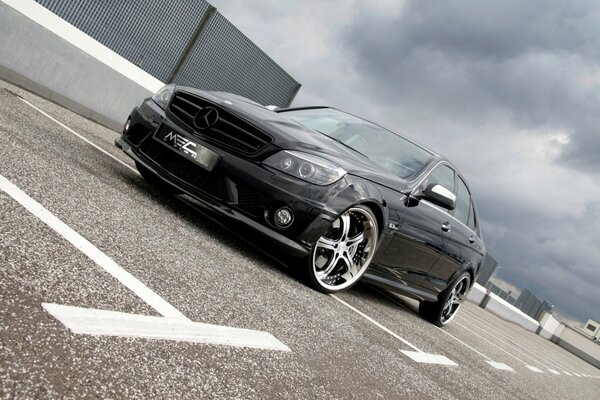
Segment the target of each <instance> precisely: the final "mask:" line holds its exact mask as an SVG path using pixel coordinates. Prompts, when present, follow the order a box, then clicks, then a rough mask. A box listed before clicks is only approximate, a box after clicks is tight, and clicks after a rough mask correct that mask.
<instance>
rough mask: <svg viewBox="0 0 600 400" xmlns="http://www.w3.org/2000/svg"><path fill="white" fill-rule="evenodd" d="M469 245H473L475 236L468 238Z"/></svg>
mask: <svg viewBox="0 0 600 400" xmlns="http://www.w3.org/2000/svg"><path fill="white" fill-rule="evenodd" d="M469 243H471V244H473V243H475V236H471V237H470V238H469Z"/></svg>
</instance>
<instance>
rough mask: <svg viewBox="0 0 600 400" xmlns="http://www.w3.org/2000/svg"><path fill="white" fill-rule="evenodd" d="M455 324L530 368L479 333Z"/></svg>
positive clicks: (458, 323)
mask: <svg viewBox="0 0 600 400" xmlns="http://www.w3.org/2000/svg"><path fill="white" fill-rule="evenodd" d="M454 324H456V325H458V326H461V327H463V329H466V330H467V331H469V332H471V333H472V334H473V335H475V336H477V337H479V338H480V339H483V340H485V341H486V342H488V343H489V344H491V345H492V346H494V347H496V348H497V349H499V350H501V351H503V352H504V353H506V354H508V355H509V356H511V357H512V358H514V359H515V360H517V361H519V362H521V363H523V364H525V366H528V365H529V364H527V363H526V362H525V361H523V360H521V359H520V358H519V357H517V356H515V355H513V354H511V353H509V352H508V351H506V350H504V349H503V348H502V347H500V346H498V345H497V344H496V343H494V342H491V341H489V340H488V339H487V338H485V337H483V336H481V335H480V334H478V333H477V332H474V331H472V330H471V329H469V328H467V327H466V326H464V325H463V324H461V323H460V322H458V321H454Z"/></svg>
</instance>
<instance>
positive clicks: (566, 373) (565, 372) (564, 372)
mask: <svg viewBox="0 0 600 400" xmlns="http://www.w3.org/2000/svg"><path fill="white" fill-rule="evenodd" d="M563 374H565V375H567V376H571V374H570V373H569V372H567V371H563Z"/></svg>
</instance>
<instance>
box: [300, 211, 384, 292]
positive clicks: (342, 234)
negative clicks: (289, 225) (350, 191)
mask: <svg viewBox="0 0 600 400" xmlns="http://www.w3.org/2000/svg"><path fill="white" fill-rule="evenodd" d="M377 239H378V227H377V219H376V218H375V216H374V215H373V212H372V211H371V210H370V209H369V208H367V207H365V206H362V205H356V206H353V207H351V208H350V209H348V210H347V211H345V212H344V213H343V214H342V215H340V216H339V218H338V219H336V220H335V221H334V222H333V224H331V227H330V228H329V229H328V230H327V232H325V234H323V235H322V236H321V237H320V238H319V240H317V242H316V243H315V244H314V246H313V250H312V253H311V255H310V256H309V257H308V258H309V259H308V264H309V265H308V279H309V281H310V283H311V284H312V286H313V287H314V288H316V289H317V290H319V291H321V292H323V293H335V292H339V291H340V290H344V289H348V288H349V287H351V286H352V285H354V284H355V283H356V282H358V281H359V279H360V278H361V277H362V275H363V274H364V273H365V271H366V270H367V268H368V267H369V263H370V262H371V259H372V258H373V254H374V252H375V247H376V245H377Z"/></svg>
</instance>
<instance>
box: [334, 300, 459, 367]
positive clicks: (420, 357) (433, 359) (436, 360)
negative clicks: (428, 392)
mask: <svg viewBox="0 0 600 400" xmlns="http://www.w3.org/2000/svg"><path fill="white" fill-rule="evenodd" d="M330 296H331V297H333V298H334V299H335V300H337V301H339V302H340V303H342V304H343V305H345V306H346V307H348V308H349V309H351V310H352V311H354V312H355V313H357V314H358V315H360V316H361V317H363V318H364V319H366V320H367V321H369V322H371V323H372V324H373V325H375V326H377V327H378V328H379V329H381V330H383V331H384V332H387V333H389V334H390V335H392V336H393V337H395V338H396V339H398V340H399V341H401V342H402V343H404V344H405V345H407V346H409V347H411V348H413V349H414V350H415V351H405V350H400V351H401V352H402V353H403V354H404V355H406V356H408V357H410V358H411V359H412V360H413V361H416V362H418V363H425V364H441V365H454V366H456V365H458V364H456V363H455V362H454V361H452V360H450V359H449V358H448V357H445V356H442V355H439V354H429V353H425V352H424V351H423V350H421V349H419V348H418V347H417V346H415V345H413V344H412V343H410V342H409V341H407V340H406V339H404V338H401V337H400V336H398V335H397V334H395V333H394V332H392V331H391V330H389V329H388V328H386V327H385V326H383V325H381V324H380V323H379V322H377V321H375V320H374V319H373V318H371V317H369V316H368V315H367V314H365V313H363V312H362V311H360V310H359V309H357V308H356V307H354V306H352V305H350V304H348V303H346V302H345V301H344V300H342V299H340V298H339V297H337V296H336V295H334V294H330Z"/></svg>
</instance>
